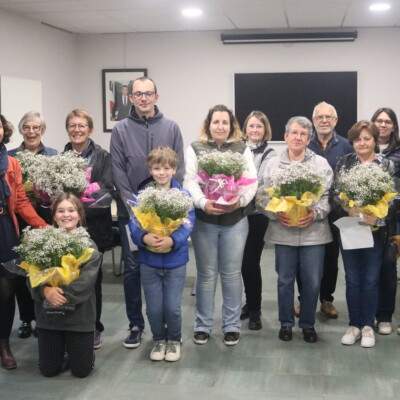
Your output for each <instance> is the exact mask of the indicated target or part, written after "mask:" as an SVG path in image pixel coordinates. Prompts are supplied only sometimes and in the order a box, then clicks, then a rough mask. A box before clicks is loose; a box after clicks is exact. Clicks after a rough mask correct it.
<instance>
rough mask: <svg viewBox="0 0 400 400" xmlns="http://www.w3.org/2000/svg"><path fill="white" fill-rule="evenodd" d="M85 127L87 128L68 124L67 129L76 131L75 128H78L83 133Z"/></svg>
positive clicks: (81, 125)
mask: <svg viewBox="0 0 400 400" xmlns="http://www.w3.org/2000/svg"><path fill="white" fill-rule="evenodd" d="M87 127H88V125H83V124H69V125H68V129H76V128H78V129H79V130H80V131H83V130H84V129H85V128H87Z"/></svg>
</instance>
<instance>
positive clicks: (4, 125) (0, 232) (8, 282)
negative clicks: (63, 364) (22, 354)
mask: <svg viewBox="0 0 400 400" xmlns="http://www.w3.org/2000/svg"><path fill="white" fill-rule="evenodd" d="M11 135H12V128H11V124H10V123H9V122H8V121H7V120H6V119H5V118H4V117H3V116H2V115H0V237H1V240H0V263H3V262H6V261H10V260H12V259H15V258H17V254H16V253H15V252H14V251H13V250H12V249H13V247H14V246H16V245H18V236H19V229H18V221H17V217H16V213H18V214H20V215H21V217H22V218H23V219H24V220H25V221H26V222H27V223H28V224H29V225H31V226H33V227H34V228H39V227H43V226H46V223H45V222H44V221H43V219H42V218H40V217H39V216H38V215H37V214H36V212H35V210H34V209H33V207H32V205H31V204H30V202H29V200H28V198H27V197H26V194H25V191H24V188H23V186H22V173H21V167H20V165H19V163H18V161H17V160H16V159H15V158H12V157H9V156H7V149H6V146H5V143H8V142H9V140H10V136H11ZM16 277H17V275H15V274H12V273H10V272H8V271H6V269H5V268H4V267H3V266H1V265H0V357H1V366H2V368H4V369H13V368H16V367H17V362H16V360H15V358H14V356H13V354H12V352H11V349H10V343H9V337H10V333H11V328H12V324H13V320H14V313H15V287H16Z"/></svg>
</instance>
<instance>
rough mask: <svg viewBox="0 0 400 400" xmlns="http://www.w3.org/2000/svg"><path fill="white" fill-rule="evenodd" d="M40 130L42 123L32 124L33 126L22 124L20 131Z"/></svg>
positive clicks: (36, 131)
mask: <svg viewBox="0 0 400 400" xmlns="http://www.w3.org/2000/svg"><path fill="white" fill-rule="evenodd" d="M41 130H42V125H33V126H30V125H23V126H22V131H23V132H30V131H33V132H35V133H38V132H40V131H41Z"/></svg>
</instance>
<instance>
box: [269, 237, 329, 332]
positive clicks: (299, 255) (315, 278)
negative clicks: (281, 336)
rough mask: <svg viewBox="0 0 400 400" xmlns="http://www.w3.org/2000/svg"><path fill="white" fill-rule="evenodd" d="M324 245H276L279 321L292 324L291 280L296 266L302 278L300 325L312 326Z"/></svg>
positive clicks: (301, 326) (319, 283)
mask: <svg viewBox="0 0 400 400" xmlns="http://www.w3.org/2000/svg"><path fill="white" fill-rule="evenodd" d="M324 255H325V245H324V244H319V245H314V246H286V245H280V244H276V245H275V270H276V272H277V274H278V306H279V321H280V323H281V325H282V326H290V327H293V326H294V281H295V278H296V270H297V266H298V265H299V267H300V274H301V278H302V288H301V304H300V318H299V327H300V328H302V329H304V328H312V327H313V326H314V324H315V309H316V308H317V303H318V296H319V291H320V287H321V279H322V272H323V269H324Z"/></svg>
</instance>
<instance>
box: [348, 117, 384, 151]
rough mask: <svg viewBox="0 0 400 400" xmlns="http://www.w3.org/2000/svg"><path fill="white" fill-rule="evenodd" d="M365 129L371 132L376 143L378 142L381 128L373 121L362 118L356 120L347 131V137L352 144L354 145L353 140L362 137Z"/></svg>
mask: <svg viewBox="0 0 400 400" xmlns="http://www.w3.org/2000/svg"><path fill="white" fill-rule="evenodd" d="M363 130H366V131H367V132H368V133H370V134H371V136H372V137H373V138H374V141H375V143H378V137H379V129H378V128H377V127H376V125H375V124H374V123H373V122H371V121H367V120H362V121H358V122H356V123H355V124H354V125H353V126H352V127H351V128H350V129H349V131H348V133H347V139H348V140H349V142H350V144H351V145H353V142H354V141H355V140H356V139H358V138H359V137H360V134H361V131H363Z"/></svg>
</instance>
